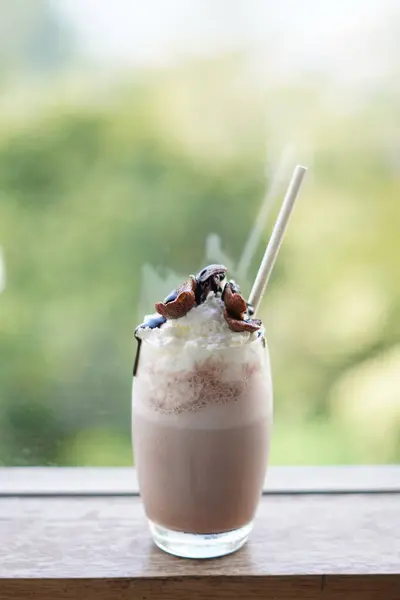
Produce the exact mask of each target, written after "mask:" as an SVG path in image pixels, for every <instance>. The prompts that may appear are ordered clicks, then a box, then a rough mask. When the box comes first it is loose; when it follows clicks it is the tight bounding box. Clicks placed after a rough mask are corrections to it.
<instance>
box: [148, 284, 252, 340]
mask: <svg viewBox="0 0 400 600" xmlns="http://www.w3.org/2000/svg"><path fill="white" fill-rule="evenodd" d="M151 316H154V315H146V317H145V321H146V320H148V319H149V318H150V317H151ZM136 335H137V337H139V338H140V339H142V340H146V341H148V342H150V343H152V344H154V345H156V346H167V345H175V344H179V345H182V344H183V345H187V346H188V347H193V346H196V347H207V348H208V349H212V348H221V347H226V346H242V345H243V344H247V343H249V342H251V341H253V340H254V339H255V338H256V337H257V333H250V332H248V331H242V332H234V331H232V330H231V329H230V328H229V326H228V324H227V322H226V321H225V318H224V303H223V301H222V300H221V298H220V297H217V296H216V295H215V294H214V293H213V292H211V293H210V294H209V295H208V297H207V298H206V300H205V301H204V302H203V303H202V304H200V305H199V306H195V307H194V308H192V309H191V310H190V311H189V312H188V313H187V314H186V315H185V316H183V317H180V318H179V319H168V320H167V321H166V322H165V323H164V324H163V325H162V327H159V328H154V329H150V328H149V327H148V328H141V329H138V330H137V332H136Z"/></svg>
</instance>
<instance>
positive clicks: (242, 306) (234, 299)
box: [224, 282, 247, 320]
mask: <svg viewBox="0 0 400 600" xmlns="http://www.w3.org/2000/svg"><path fill="white" fill-rule="evenodd" d="M224 303H225V306H226V309H227V311H228V313H229V315H230V316H231V317H234V318H236V319H240V320H242V319H243V317H244V315H245V313H246V310H247V304H246V301H245V299H244V298H242V296H241V295H240V294H239V293H238V292H234V291H233V290H232V286H231V284H230V283H229V282H228V283H227V284H226V286H225V290H224Z"/></svg>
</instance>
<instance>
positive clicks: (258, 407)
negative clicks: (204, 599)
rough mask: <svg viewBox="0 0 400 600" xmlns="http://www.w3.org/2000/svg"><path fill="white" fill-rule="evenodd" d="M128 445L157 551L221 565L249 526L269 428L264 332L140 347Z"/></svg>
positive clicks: (262, 473)
mask: <svg viewBox="0 0 400 600" xmlns="http://www.w3.org/2000/svg"><path fill="white" fill-rule="evenodd" d="M132 413H133V443H134V454H135V464H136V467H137V472H138V478H139V487H140V492H141V496H142V499H143V503H144V508H145V511H146V515H147V518H148V521H149V525H150V530H151V533H152V536H153V538H154V541H155V543H156V544H157V546H159V547H160V548H161V549H163V550H165V551H166V552H169V553H171V554H175V555H177V556H182V557H187V558H211V557H216V556H223V555H225V554H229V553H231V552H234V551H235V550H237V549H238V548H240V547H241V546H242V545H243V544H244V543H245V542H246V540H247V538H248V535H249V533H250V531H251V529H252V527H253V519H254V515H255V513H256V509H257V506H258V503H259V499H260V494H261V491H262V486H263V481H264V478H265V474H266V468H267V460H268V450H269V441H270V433H271V425H272V384H271V374H270V364H269V356H268V350H267V348H266V344H265V339H264V337H263V334H262V333H261V332H259V333H258V335H257V334H256V335H252V336H251V338H250V339H249V341H247V342H246V343H241V344H239V345H238V344H234V343H233V342H232V343H230V344H229V345H225V346H223V347H215V348H210V347H208V346H199V345H196V344H187V343H183V342H182V344H179V343H178V344H176V343H175V344H174V348H173V351H171V348H170V347H168V345H166V346H159V345H156V344H154V343H152V341H151V339H146V340H143V341H141V344H140V360H139V361H138V363H137V371H136V375H135V377H134V383H133V394H132Z"/></svg>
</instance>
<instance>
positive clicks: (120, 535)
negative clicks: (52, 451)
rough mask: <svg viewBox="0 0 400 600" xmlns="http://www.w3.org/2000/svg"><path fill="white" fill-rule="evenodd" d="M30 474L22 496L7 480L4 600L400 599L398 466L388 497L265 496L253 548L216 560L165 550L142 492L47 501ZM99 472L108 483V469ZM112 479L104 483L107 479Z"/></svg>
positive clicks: (0, 529) (2, 481) (1, 499)
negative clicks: (151, 529)
mask: <svg viewBox="0 0 400 600" xmlns="http://www.w3.org/2000/svg"><path fill="white" fill-rule="evenodd" d="M377 469H379V468H377ZM17 471H18V470H17ZM39 471H42V474H41V475H40V476H39ZM384 471H385V470H384ZM7 472H8V473H9V476H8V487H7V486H6V477H7ZM12 472H13V474H12V477H10V475H11V473H12ZM67 472H69V473H70V475H71V476H72V474H73V470H68V471H64V470H61V471H58V473H59V474H60V473H63V474H64V476H65V477H67V475H66V473H67ZM287 472H288V471H287ZM292 472H293V471H292ZM29 473H30V474H31V476H32V478H31V480H30V484H29V485H28V483H27V482H25V492H24V490H23V489H22V482H19V486H18V485H17V483H18V482H17V479H18V476H19V475H17V474H16V473H15V470H10V471H7V469H3V470H0V490H1V492H2V493H3V494H2V493H1V492H0V600H8V599H10V600H11V599H12V600H16V599H19V598H30V599H36V598H37V599H38V600H39V599H40V600H50V599H51V600H57V599H63V600H66V599H70V598H71V599H75V598H79V599H82V600H91V599H92V598H93V599H95V598H96V600H106V599H107V600H108V599H112V598H113V599H114V598H115V599H118V600H120V599H121V600H128V599H145V598H146V599H147V600H151V599H152V598H163V599H164V598H165V599H166V600H168V599H170V598H171V599H172V598H174V599H176V600H179V599H184V598H185V599H186V598H188V599H189V598H199V599H200V598H201V599H205V598H226V599H228V598H240V599H244V600H245V599H247V598H249V599H251V598H268V597H269V598H276V599H286V598H288V599H289V598H290V599H293V600H295V599H296V600H297V599H298V600H301V599H308V600H312V599H314V598H315V599H316V598H319V599H320V598H321V599H323V600H331V599H336V598H338V599H339V598H340V599H345V598H354V599H359V600H372V599H374V600H381V599H382V600H399V598H400V490H399V485H398V484H399V483H400V479H399V477H398V475H399V473H400V471H399V470H398V469H397V468H396V467H393V471H392V475H393V476H394V479H392V481H391V482H390V481H389V478H388V479H387V480H386V481H385V488H386V490H385V491H376V490H375V493H370V492H371V491H373V490H367V489H366V490H365V491H363V492H360V491H358V492H357V493H339V492H340V490H337V491H336V492H335V493H322V491H323V490H322V489H319V490H318V486H316V488H315V489H316V491H318V493H315V492H314V493H305V492H303V493H302V494H301V495H299V494H293V493H291V492H290V491H286V492H285V491H284V490H283V489H282V490H281V491H280V492H279V493H278V492H276V493H275V494H266V495H263V497H262V499H261V502H260V508H259V511H258V515H257V519H256V523H255V528H254V531H253V533H252V535H251V538H250V540H249V542H248V544H247V545H246V546H245V547H244V548H242V549H241V550H239V551H238V552H236V553H235V554H232V555H230V556H228V557H225V558H221V559H215V560H208V561H191V560H183V559H178V558H175V557H172V556H169V555H167V554H165V553H163V552H161V551H160V550H158V549H157V548H156V547H155V546H154V544H153V543H152V541H151V539H150V536H149V533H148V530H147V526H146V521H145V517H144V513H143V508H142V505H141V501H140V497H138V496H137V495H134V490H133V491H132V493H133V495H124V494H117V493H116V494H113V493H112V494H110V495H105V494H104V488H106V487H107V486H106V485H105V483H104V482H103V492H101V493H99V491H100V488H101V487H102V486H101V485H100V482H97V494H96V493H91V494H90V493H89V492H88V495H84V494H83V493H80V494H77V491H78V490H77V489H75V493H68V491H67V495H65V494H62V493H59V494H58V495H57V494H55V493H54V491H55V489H56V485H55V483H54V482H53V487H52V486H51V485H50V483H51V482H49V481H48V483H47V491H49V490H51V489H52V490H53V492H51V493H47V494H46V493H45V492H44V491H43V487H42V489H41V493H40V494H39V493H36V494H35V493H34V492H35V486H34V478H35V477H34V475H35V473H36V483H41V485H42V486H43V484H44V481H45V473H46V469H44V470H41V469H38V470H36V469H32V470H31V471H28V474H29ZM96 473H97V475H98V476H101V474H102V470H101V469H100V470H96ZM125 473H126V474H128V471H125ZM382 473H383V472H382ZM19 474H20V475H21V476H22V474H23V471H19ZM319 474H320V475H322V471H319ZM328 474H329V469H328V470H327V471H325V476H326V477H327V476H328ZM26 475H27V473H25V479H26ZM70 475H68V477H69V476H70ZM103 475H104V478H105V479H107V472H106V471H104V472H103ZM92 476H93V477H94V471H92ZM386 476H387V477H388V472H386ZM275 477H276V478H278V473H277V472H276V476H275ZM280 477H282V478H283V475H280ZM382 477H383V474H382ZM11 479H12V480H13V481H12V482H11ZM50 479H51V478H50ZM276 480H277V479H276ZM381 481H383V479H382V478H381ZM396 481H397V484H396ZM94 483H95V481H94V479H93V480H92V486H93V484H94ZM283 483H284V479H281V484H282V487H284V486H283ZM360 483H361V479H359V480H358V483H357V485H358V486H360ZM389 483H390V486H389ZM310 484H311V482H309V485H310ZM12 486H14V487H13V488H12ZM18 487H19V490H20V492H21V493H17V488H18ZM289 487H290V486H289ZM319 487H321V486H319ZM28 488H29V489H28ZM64 488H65V489H67V488H68V485H67V481H64ZM388 488H390V489H388ZM88 489H89V488H88ZM38 490H39V491H40V485H39V488H38ZM38 490H37V491H38ZM93 491H96V487H94V488H92V492H93ZM342 492H346V490H342ZM38 496H41V497H38Z"/></svg>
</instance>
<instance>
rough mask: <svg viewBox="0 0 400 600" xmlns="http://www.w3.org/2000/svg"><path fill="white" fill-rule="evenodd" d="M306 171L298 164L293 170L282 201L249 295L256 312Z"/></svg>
mask: <svg viewBox="0 0 400 600" xmlns="http://www.w3.org/2000/svg"><path fill="white" fill-rule="evenodd" d="M306 171H307V169H306V167H302V166H301V165H297V167H296V168H295V170H294V172H293V176H292V179H291V181H290V184H289V187H288V189H287V192H286V196H285V198H284V200H283V202H282V207H281V210H280V211H279V214H278V217H277V219H276V222H275V225H274V229H273V230H272V234H271V237H270V240H269V242H268V246H267V248H266V250H265V253H264V257H263V259H262V261H261V265H260V268H259V270H258V273H257V277H256V279H255V281H254V284H253V288H252V290H251V293H250V297H249V302H250V304H251V305H252V306H253V308H254V312H255V313H256V312H257V310H258V308H259V306H260V302H261V300H262V297H263V296H264V292H265V288H266V287H267V283H268V280H269V278H270V275H271V273H272V269H273V267H274V264H275V261H276V257H277V256H278V252H279V248H280V247H281V244H282V240H283V236H284V233H285V229H286V226H287V224H288V221H289V217H290V215H291V212H292V210H293V206H294V203H295V201H296V198H297V194H298V193H299V189H300V186H301V183H302V181H303V177H304V175H305V173H306Z"/></svg>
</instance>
